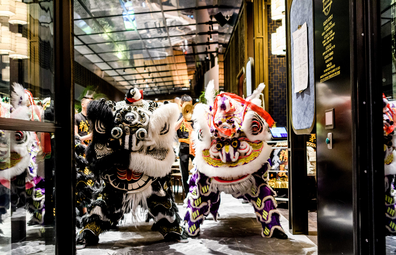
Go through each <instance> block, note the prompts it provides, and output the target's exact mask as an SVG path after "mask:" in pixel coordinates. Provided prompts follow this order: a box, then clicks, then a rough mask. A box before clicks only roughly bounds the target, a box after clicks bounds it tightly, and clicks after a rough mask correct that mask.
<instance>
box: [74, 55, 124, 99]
mask: <svg viewBox="0 0 396 255" xmlns="http://www.w3.org/2000/svg"><path fill="white" fill-rule="evenodd" d="M74 82H75V83H77V84H79V85H81V86H83V87H87V86H94V87H95V88H96V89H95V91H96V92H97V93H103V94H105V95H107V97H108V99H110V100H114V101H120V100H123V99H124V97H125V95H124V93H122V92H121V91H119V90H118V89H116V88H115V87H113V86H112V85H111V84H109V83H108V82H107V81H105V80H103V79H101V78H100V77H99V76H97V75H96V74H94V73H93V72H91V71H90V70H88V69H87V68H85V67H83V66H82V65H81V64H79V63H78V62H76V61H74Z"/></svg>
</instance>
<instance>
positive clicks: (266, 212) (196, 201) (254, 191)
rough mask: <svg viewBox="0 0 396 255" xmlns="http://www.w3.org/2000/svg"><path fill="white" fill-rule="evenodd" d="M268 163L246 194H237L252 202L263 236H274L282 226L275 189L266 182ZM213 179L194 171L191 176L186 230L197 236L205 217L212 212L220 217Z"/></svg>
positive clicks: (217, 196) (259, 172) (218, 195)
mask: <svg viewBox="0 0 396 255" xmlns="http://www.w3.org/2000/svg"><path fill="white" fill-rule="evenodd" d="M267 166H268V164H265V165H264V166H263V167H262V168H261V169H260V170H259V171H257V172H256V173H254V174H253V176H254V183H255V184H256V185H254V186H251V188H250V190H249V191H248V192H247V193H246V194H243V195H239V196H235V195H234V197H235V198H242V199H245V200H247V201H249V202H250V203H251V204H252V205H253V208H254V211H255V213H256V217H257V220H258V221H259V222H260V223H261V225H262V228H263V231H262V233H261V234H262V236H263V237H271V236H272V234H273V232H274V230H275V229H277V228H278V229H279V230H281V231H283V229H282V228H281V227H280V221H279V216H280V214H279V211H278V210H277V209H276V206H277V203H276V201H275V199H274V197H273V196H274V195H275V192H274V191H273V190H272V189H271V187H270V186H269V185H268V183H267V181H266V171H267ZM212 183H213V179H212V178H209V177H207V176H206V175H204V174H202V173H200V172H199V171H195V172H194V174H193V175H192V177H191V179H190V193H189V196H188V204H187V213H186V215H185V217H184V220H185V221H186V222H187V224H186V225H185V230H186V231H187V233H188V234H189V235H191V236H196V235H197V234H198V233H199V231H200V226H201V224H202V222H203V220H204V217H206V216H208V215H209V214H212V215H213V217H214V219H217V215H218V210H219V207H220V192H219V191H218V190H216V188H214V187H213V185H212Z"/></svg>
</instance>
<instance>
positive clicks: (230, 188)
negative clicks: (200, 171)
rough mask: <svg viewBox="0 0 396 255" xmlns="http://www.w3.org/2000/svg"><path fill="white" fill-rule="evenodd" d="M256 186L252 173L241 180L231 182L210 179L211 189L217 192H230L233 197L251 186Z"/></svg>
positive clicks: (242, 193) (245, 191)
mask: <svg viewBox="0 0 396 255" xmlns="http://www.w3.org/2000/svg"><path fill="white" fill-rule="evenodd" d="M255 186H256V181H255V180H254V177H253V175H249V176H247V177H246V178H244V179H243V180H241V181H237V182H233V183H221V182H218V181H216V180H215V179H212V185H211V189H212V190H214V191H218V192H224V193H226V194H231V195H233V196H234V197H239V196H241V195H244V194H246V193H248V192H249V190H250V189H251V188H252V187H255Z"/></svg>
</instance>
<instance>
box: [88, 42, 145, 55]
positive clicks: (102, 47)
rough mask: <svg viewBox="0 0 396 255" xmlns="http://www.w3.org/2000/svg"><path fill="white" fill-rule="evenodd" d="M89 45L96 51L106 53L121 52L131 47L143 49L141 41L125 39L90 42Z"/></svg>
mask: <svg viewBox="0 0 396 255" xmlns="http://www.w3.org/2000/svg"><path fill="white" fill-rule="evenodd" d="M89 47H90V48H91V49H92V50H93V51H95V52H96V53H105V52H106V53H107V52H116V53H119V52H123V51H127V50H133V49H144V46H143V44H142V42H141V41H127V42H116V43H103V44H92V45H89Z"/></svg>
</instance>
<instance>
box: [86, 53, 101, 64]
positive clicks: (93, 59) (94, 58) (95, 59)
mask: <svg viewBox="0 0 396 255" xmlns="http://www.w3.org/2000/svg"><path fill="white" fill-rule="evenodd" d="M84 57H86V58H87V59H88V60H89V61H91V62H92V63H96V62H103V60H102V59H101V58H100V57H99V56H98V55H96V54H93V55H84Z"/></svg>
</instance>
